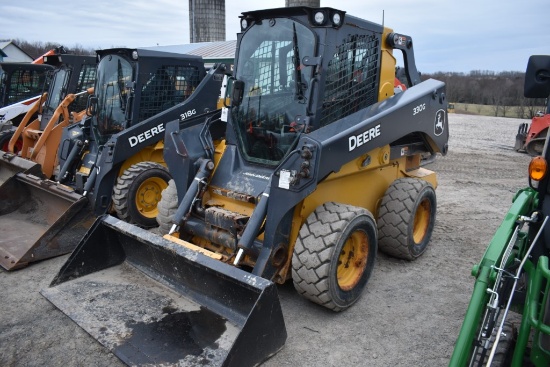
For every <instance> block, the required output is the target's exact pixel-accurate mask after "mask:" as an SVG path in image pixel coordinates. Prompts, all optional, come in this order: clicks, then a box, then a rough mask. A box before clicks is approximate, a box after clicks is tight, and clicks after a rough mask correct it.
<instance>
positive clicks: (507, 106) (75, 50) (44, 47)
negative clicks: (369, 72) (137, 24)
mask: <svg viewBox="0 0 550 367" xmlns="http://www.w3.org/2000/svg"><path fill="white" fill-rule="evenodd" d="M14 43H15V44H16V45H17V46H19V47H20V48H21V49H22V50H23V51H25V52H26V53H27V54H29V56H31V57H32V58H37V57H39V56H40V55H42V54H44V53H45V52H46V51H48V50H51V49H53V48H56V47H59V46H60V44H58V43H54V42H27V41H25V40H21V39H15V40H14ZM65 50H66V51H67V52H68V53H72V54H76V55H95V50H94V49H86V48H84V47H82V46H81V45H75V46H72V47H70V48H68V49H67V48H65ZM428 78H433V79H437V80H441V81H443V82H445V84H446V87H447V100H448V101H449V102H450V103H460V104H461V105H462V108H463V109H464V110H465V111H466V112H472V113H476V112H477V113H478V114H479V113H480V112H481V108H482V107H483V106H489V108H490V109H491V111H492V113H493V114H494V116H503V117H518V118H526V119H531V118H532V117H533V116H535V115H536V113H537V112H538V111H541V110H544V109H545V108H544V106H545V105H546V103H545V100H544V99H541V98H525V97H523V83H524V79H525V73H524V72H517V71H504V72H499V73H496V72H494V71H490V70H473V71H470V72H469V73H459V72H437V73H431V74H427V73H426V74H422V79H423V80H425V79H428ZM468 109H470V111H468Z"/></svg>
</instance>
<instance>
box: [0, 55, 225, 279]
mask: <svg viewBox="0 0 550 367" xmlns="http://www.w3.org/2000/svg"><path fill="white" fill-rule="evenodd" d="M97 55H98V59H99V61H98V63H97V78H96V81H95V87H94V89H95V90H94V94H93V95H91V96H90V97H89V99H87V109H86V111H87V113H88V114H89V116H85V118H84V119H82V120H81V121H80V122H79V123H76V124H72V125H68V126H63V128H62V129H60V130H58V132H59V135H56V136H55V142H56V146H55V152H56V156H55V158H56V162H55V165H50V166H49V167H50V168H51V169H52V170H51V171H49V172H47V174H46V167H45V166H42V167H41V168H42V170H43V171H44V173H45V174H40V173H37V170H36V169H33V170H30V169H27V170H25V171H23V172H19V173H17V174H16V175H15V176H13V177H11V178H10V179H9V180H8V181H6V182H5V183H4V184H3V185H2V186H1V187H0V207H1V208H2V209H0V231H2V233H6V236H3V237H2V238H0V265H1V266H2V267H4V268H5V269H8V270H11V269H17V268H20V267H23V266H25V265H27V264H28V263H29V262H32V261H37V260H41V259H45V258H49V257H52V256H57V255H61V254H65V253H67V252H70V251H72V250H73V249H74V247H75V246H76V245H77V243H78V241H79V239H80V238H81V237H82V235H83V234H84V233H85V231H86V230H87V229H88V228H89V227H90V225H91V224H92V223H93V221H94V219H95V217H96V216H98V215H101V214H104V213H112V214H116V215H117V216H118V217H119V218H121V219H124V220H127V221H129V222H132V223H137V224H139V225H141V226H144V227H151V226H153V225H156V221H155V216H156V204H157V202H158V201H159V200H160V193H161V191H162V189H163V188H164V187H166V186H167V185H168V181H169V179H170V177H171V176H170V174H169V173H168V171H167V170H166V169H165V168H164V166H163V164H164V160H163V156H162V148H163V143H162V139H163V138H164V125H165V123H166V122H168V121H171V120H177V121H179V120H182V121H183V120H185V119H186V118H187V117H190V116H193V115H200V114H203V113H205V112H208V111H214V110H216V109H217V101H218V95H219V90H220V86H221V84H222V81H223V78H224V75H225V74H224V68H223V66H219V67H218V68H217V69H215V70H212V71H210V72H209V73H208V74H206V71H205V69H204V66H203V61H202V59H201V58H200V57H197V56H190V55H179V54H173V53H166V52H157V51H149V50H142V49H108V50H101V51H97ZM94 60H95V59H94ZM85 106H86V105H85ZM58 125H59V124H57V125H56V126H58ZM14 138H15V136H14ZM12 140H13V139H12ZM46 142H47V139H46ZM25 148H26V146H23V151H22V152H23V153H24V152H26V150H25ZM36 150H37V148H36V146H35V147H34V148H33V149H32V152H31V153H30V154H36ZM8 160H9V161H10V163H11V162H15V163H13V165H15V166H16V167H20V166H22V165H23V164H24V163H25V162H28V160H26V159H23V158H21V157H20V156H15V157H8ZM54 168H55V169H54ZM21 226H24V227H25V228H26V230H25V231H24V232H23V233H22V232H21V231H20V228H21Z"/></svg>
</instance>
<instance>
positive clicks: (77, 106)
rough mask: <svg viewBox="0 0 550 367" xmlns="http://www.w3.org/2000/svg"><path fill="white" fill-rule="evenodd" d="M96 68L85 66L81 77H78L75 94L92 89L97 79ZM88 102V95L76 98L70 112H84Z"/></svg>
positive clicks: (81, 71)
mask: <svg viewBox="0 0 550 367" xmlns="http://www.w3.org/2000/svg"><path fill="white" fill-rule="evenodd" d="M96 70H97V68H96V66H95V65H89V64H88V65H83V66H82V69H81V70H80V75H79V76H78V84H77V86H76V91H75V93H80V92H83V91H85V90H86V89H88V88H92V87H93V86H94V83H95V77H96ZM87 102H88V95H86V94H83V95H81V96H78V97H76V99H75V101H74V102H73V103H71V104H70V105H69V111H71V112H72V111H75V112H78V111H82V110H84V109H85V108H86V103H87Z"/></svg>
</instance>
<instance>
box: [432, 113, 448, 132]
mask: <svg viewBox="0 0 550 367" xmlns="http://www.w3.org/2000/svg"><path fill="white" fill-rule="evenodd" d="M444 121H445V111H443V110H439V111H437V113H436V114H435V128H434V134H435V136H439V135H441V134H443V130H444V127H443V122H444Z"/></svg>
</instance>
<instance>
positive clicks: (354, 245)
mask: <svg viewBox="0 0 550 367" xmlns="http://www.w3.org/2000/svg"><path fill="white" fill-rule="evenodd" d="M368 257H369V239H368V237H367V234H366V233H365V232H363V231H355V232H353V233H352V234H351V236H349V237H348V239H347V240H346V243H345V244H344V246H343V247H342V251H341V252H340V256H339V257H338V269H337V278H338V285H339V286H340V288H341V289H342V290H344V291H349V290H351V289H353V288H354V287H355V286H356V285H357V283H358V282H359V280H360V279H361V276H362V275H363V272H364V271H365V267H366V265H367V259H368Z"/></svg>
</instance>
